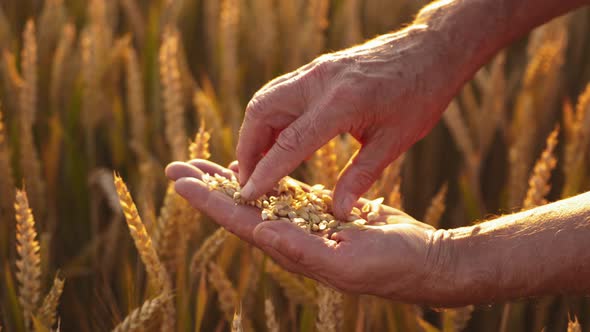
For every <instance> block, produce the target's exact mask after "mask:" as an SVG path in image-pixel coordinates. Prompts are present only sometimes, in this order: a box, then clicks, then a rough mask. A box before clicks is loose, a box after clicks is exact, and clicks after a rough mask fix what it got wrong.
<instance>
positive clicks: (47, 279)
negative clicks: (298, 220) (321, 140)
mask: <svg viewBox="0 0 590 332" xmlns="http://www.w3.org/2000/svg"><path fill="white" fill-rule="evenodd" d="M426 3H428V1H418V0H290V1H281V0H153V1H141V0H88V1H82V0H2V1H1V2H0V53H1V54H0V105H1V106H0V258H1V260H0V264H1V266H0V271H2V273H1V274H0V326H1V327H2V329H3V331H27V330H35V331H49V330H56V329H59V330H61V331H109V330H111V329H113V328H115V326H117V325H118V324H121V323H122V322H123V320H124V319H126V318H127V319H128V320H127V321H126V323H125V322H123V325H120V326H119V330H120V331H125V330H134V329H133V328H135V330H150V331H151V330H163V331H172V330H176V331H226V330H230V328H231V326H232V323H234V322H235V321H236V320H235V319H234V312H235V311H236V310H238V309H239V310H238V313H239V315H237V316H236V317H238V320H237V321H240V320H241V322H242V325H243V326H244V329H245V330H248V331H264V330H268V331H330V330H333V331H439V330H440V331H462V330H465V331H541V330H542V329H543V328H544V329H545V331H547V332H549V331H565V330H567V329H568V321H570V320H574V318H577V319H578V320H579V321H580V324H581V327H580V326H579V325H576V324H573V323H570V324H569V325H570V326H569V329H570V330H571V331H582V330H583V331H590V306H589V305H588V300H586V299H584V298H581V297H569V296H555V297H545V298H536V299H530V300H522V301H517V302H514V303H506V304H503V303H500V304H493V305H485V306H478V307H472V306H469V307H465V308H457V309H445V310H443V309H436V308H426V307H418V306H413V305H405V304H401V303H395V302H392V301H387V300H383V299H378V298H374V297H370V296H353V295H348V294H339V293H338V292H336V291H334V290H331V289H328V288H326V287H323V286H321V285H318V284H317V283H316V282H314V281H311V280H308V279H305V278H301V277H299V276H295V275H292V274H290V273H288V272H286V271H284V270H282V269H281V268H280V267H278V266H277V265H275V264H274V263H273V262H272V261H271V260H270V259H267V258H266V257H265V256H264V255H263V254H262V253H261V252H259V251H258V250H255V249H253V248H252V247H250V246H249V245H247V244H246V243H243V242H241V241H240V240H238V239H237V238H235V237H233V236H232V235H230V234H228V233H226V232H225V231H223V230H219V229H217V226H216V225H215V224H214V223H212V222H211V221H210V220H208V219H207V218H206V216H202V215H200V214H199V213H198V212H197V211H194V210H192V209H191V208H190V207H188V206H187V204H186V203H184V201H183V200H182V199H180V198H179V197H178V196H176V195H175V194H174V192H173V190H171V189H170V187H169V186H168V182H167V180H166V178H165V176H164V174H163V168H164V166H165V165H166V164H167V163H168V162H170V161H172V160H185V159H187V158H193V157H200V158H209V157H210V159H211V160H213V161H215V162H217V163H220V164H222V165H224V164H227V163H229V162H230V161H231V160H233V159H234V158H235V155H234V147H235V143H236V138H237V130H238V128H239V126H240V124H241V120H242V116H243V110H244V108H245V105H246V104H247V102H248V100H249V98H250V97H251V96H252V94H253V93H254V92H255V91H256V90H257V89H259V88H260V87H261V86H262V85H263V84H264V83H265V82H267V81H268V80H270V79H272V78H273V77H275V76H277V75H280V74H282V73H286V72H289V71H291V70H294V69H296V68H297V67H299V66H301V65H303V64H305V63H307V62H308V61H310V60H312V59H314V58H315V57H316V56H318V55H320V54H322V53H324V52H329V51H335V50H339V49H342V48H345V47H348V46H351V45H354V44H357V43H360V42H362V41H364V40H367V39H369V38H372V37H374V36H377V35H379V34H382V33H386V32H390V31H393V30H395V29H398V28H400V27H402V26H404V24H408V23H410V22H411V21H412V18H413V16H414V15H415V14H416V13H417V12H418V10H419V9H420V8H421V7H422V6H424V5H425V4H426ZM588 31H590V12H589V11H588V8H583V9H580V10H577V11H575V12H572V13H570V14H568V15H566V16H563V17H561V18H558V19H556V20H553V21H551V22H549V23H547V24H545V25H544V26H542V27H539V28H537V29H536V30H534V31H533V32H531V33H530V34H529V35H528V36H526V37H525V38H522V39H520V40H519V41H517V42H515V43H514V44H513V45H511V46H510V47H509V48H507V49H505V50H503V51H501V52H500V53H498V54H497V55H496V56H495V57H494V58H493V59H492V60H491V61H490V63H488V64H487V65H486V66H484V67H483V68H482V69H481V70H480V71H479V72H478V73H477V74H476V75H475V77H474V79H473V80H472V81H470V82H468V83H467V84H466V85H465V86H464V88H463V89H462V91H461V93H460V94H459V95H458V96H457V98H456V99H455V100H454V101H453V102H452V103H451V105H449V109H448V110H447V111H446V112H445V115H444V118H443V121H441V122H440V123H439V124H438V125H437V126H436V127H435V128H434V130H433V131H432V132H431V133H430V134H429V135H428V136H427V137H426V138H425V139H423V140H422V141H420V142H419V143H417V144H416V145H415V146H414V147H412V149H411V150H409V151H408V152H407V153H405V154H404V156H403V157H401V158H400V159H398V160H397V161H396V162H394V163H393V164H392V165H391V166H390V167H388V169H387V170H386V172H385V173H384V175H383V179H382V180H380V181H379V182H378V183H377V184H375V186H374V187H373V188H372V189H371V190H370V192H369V193H367V195H368V196H370V197H385V199H386V202H387V203H388V204H390V205H393V206H395V207H398V208H401V209H403V210H404V211H406V212H408V213H409V214H411V215H412V216H414V217H415V218H417V219H419V220H423V221H425V222H428V223H430V224H432V225H434V226H435V227H442V228H453V227H459V226H464V225H470V224H472V223H474V222H478V221H482V220H484V219H486V218H490V217H493V216H495V215H501V214H505V213H510V212H514V211H519V210H521V209H525V208H530V207H534V206H536V205H540V204H544V203H545V202H546V201H554V200H558V199H560V198H564V197H568V196H572V195H574V194H576V193H580V192H584V191H587V190H588V187H589V178H590V177H589V175H590V173H589V172H588V162H589V161H590V160H589V157H590V153H589V150H590V149H589V146H590V145H589V144H590V89H589V88H588V82H590V61H588V59H589V58H590V37H589V36H588ZM557 125H559V128H560V129H559V131H557V129H556V131H555V134H554V135H552V136H550V133H551V132H552V131H553V130H554V129H555V128H556V127H557ZM548 137H549V139H547V138H548ZM357 148H358V144H357V143H356V142H355V141H354V139H352V138H350V137H348V136H346V135H344V136H342V137H337V138H335V139H334V140H333V141H332V142H330V144H328V145H327V146H325V147H324V148H322V149H321V150H320V151H319V152H318V153H317V154H316V156H315V157H314V158H312V159H311V160H310V161H308V162H307V163H306V164H304V165H302V166H301V167H300V168H299V169H298V170H297V171H296V172H295V173H294V177H296V178H299V179H302V180H304V181H308V182H319V183H323V184H325V185H327V186H331V185H333V183H334V181H335V179H336V176H337V174H338V170H339V169H340V168H341V167H342V166H343V165H344V163H345V162H346V160H347V159H348V158H349V157H350V156H351V155H352V153H353V152H354V151H355V149H357ZM543 151H544V152H543ZM113 171H117V172H118V173H119V174H120V175H121V177H122V179H123V180H124V182H125V183H126V184H127V186H128V188H129V191H130V192H131V196H132V199H133V201H134V202H135V204H136V206H137V209H138V210H139V217H141V220H140V221H139V220H138V218H139V217H137V216H135V217H136V218H135V222H136V223H135V224H134V223H133V222H134V220H133V217H134V215H133V208H131V207H130V205H129V204H127V205H125V204H126V203H125V202H127V203H129V202H130V199H131V196H129V197H128V196H125V192H124V189H123V187H122V186H121V185H119V186H118V187H117V188H116V187H115V186H114V184H113ZM17 189H19V190H23V189H24V190H25V191H26V193H27V195H28V203H27V204H29V205H30V207H31V209H32V213H33V215H34V222H33V220H32V219H31V218H30V216H29V215H28V214H27V210H26V206H27V205H26V203H25V200H24V199H23V196H22V195H23V194H24V191H19V193H20V194H21V197H20V199H17V204H16V207H17V211H16V213H15V207H14V204H15V197H17V196H15V194H16V190H17ZM17 198H18V197H17ZM126 199H127V200H126ZM120 200H121V201H123V208H126V210H125V212H126V217H127V218H125V216H124V214H123V211H122V209H121V204H120ZM130 217H131V218H130ZM130 219H131V220H130ZM125 220H127V223H126V222H125ZM17 224H18V225H19V227H18V228H17V227H16V225H17ZM128 226H129V227H128ZM17 233H18V235H19V236H18V237H17ZM17 248H18V250H17ZM150 255H151V256H150ZM150 257H152V258H153V257H156V259H151V260H150V259H149V258H150ZM146 262H147V263H146ZM150 262H151V263H150ZM154 262H155V263H154ZM150 264H151V265H150ZM158 266H161V267H162V269H163V270H164V272H162V271H160V272H161V273H162V274H160V275H159V276H165V277H162V278H163V280H164V279H165V280H167V281H166V282H164V283H163V286H162V285H159V286H158V285H154V280H152V278H151V277H150V276H151V274H150V273H152V272H150V271H152V269H154V267H155V270H157V267H158ZM146 271H147V273H146ZM158 271H159V270H158ZM61 280H65V285H62V286H63V292H62V291H61V290H60V281H61ZM162 289H164V290H168V291H169V293H166V294H165V292H164V291H163V290H162ZM46 294H49V295H48V296H47V297H46ZM60 295H61V296H60ZM146 301H147V302H146ZM142 305H144V306H143V307H142V311H141V313H142V315H138V314H136V315H135V316H133V315H130V313H131V312H132V311H133V310H134V309H135V308H138V307H140V306H142ZM56 306H57V309H56ZM132 320H133V321H134V323H133V324H135V325H133V324H131V323H130V322H131V321H132ZM125 324H127V325H125ZM576 328H580V329H579V330H576Z"/></svg>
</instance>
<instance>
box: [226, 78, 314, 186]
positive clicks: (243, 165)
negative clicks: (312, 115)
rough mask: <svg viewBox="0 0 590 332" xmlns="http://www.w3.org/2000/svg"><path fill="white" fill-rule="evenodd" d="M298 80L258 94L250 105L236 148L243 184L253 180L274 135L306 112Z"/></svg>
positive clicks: (241, 182)
mask: <svg viewBox="0 0 590 332" xmlns="http://www.w3.org/2000/svg"><path fill="white" fill-rule="evenodd" d="M300 84H301V83H300V82H299V80H298V79H297V78H293V79H289V80H286V81H284V82H282V83H280V84H277V85H274V86H272V87H270V88H268V87H266V88H264V89H262V90H261V91H259V92H258V93H257V94H256V95H255V96H254V97H253V98H252V100H250V102H249V103H248V106H247V107H246V115H245V117H244V122H243V123H242V127H241V128H240V136H239V138H238V144H237V147H236V155H237V157H238V161H239V165H240V172H239V173H240V184H242V185H244V184H245V182H246V181H247V180H248V179H249V178H250V175H251V174H252V172H253V171H254V168H255V167H256V165H257V164H258V162H259V161H260V159H261V158H262V155H263V153H265V152H266V151H268V149H269V148H270V147H271V146H272V144H273V143H274V133H275V132H276V131H277V130H282V129H283V128H285V127H287V126H288V125H289V124H290V123H291V122H293V121H294V120H295V119H297V118H298V117H299V115H300V114H301V113H302V112H303V108H304V105H303V99H304V98H303V96H302V90H301V87H300Z"/></svg>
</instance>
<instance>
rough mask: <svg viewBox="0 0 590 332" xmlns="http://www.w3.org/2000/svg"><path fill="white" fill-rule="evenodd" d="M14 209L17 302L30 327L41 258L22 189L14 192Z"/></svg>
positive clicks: (38, 287)
mask: <svg viewBox="0 0 590 332" xmlns="http://www.w3.org/2000/svg"><path fill="white" fill-rule="evenodd" d="M14 209H15V211H16V241H17V247H16V250H17V252H18V259H17V261H16V267H17V269H18V271H17V273H16V279H17V280H18V283H19V296H18V300H19V303H20V304H21V306H22V309H23V313H24V317H25V322H26V325H27V326H28V327H30V324H31V317H32V315H33V313H35V310H36V309H37V305H38V302H39V296H40V295H39V290H40V288H41V281H40V276H41V257H40V255H39V241H38V240H37V232H36V231H35V219H34V217H33V213H32V211H31V209H30V207H29V200H28V198H27V193H26V191H25V190H24V189H23V190H17V191H16V200H15V203H14Z"/></svg>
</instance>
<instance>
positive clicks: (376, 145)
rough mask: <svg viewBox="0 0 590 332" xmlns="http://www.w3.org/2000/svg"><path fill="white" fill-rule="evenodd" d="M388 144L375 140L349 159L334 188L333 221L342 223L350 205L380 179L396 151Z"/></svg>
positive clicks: (394, 156) (350, 207)
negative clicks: (335, 219) (337, 219)
mask: <svg viewBox="0 0 590 332" xmlns="http://www.w3.org/2000/svg"><path fill="white" fill-rule="evenodd" d="M392 145H393V143H392V142H391V141H386V140H384V139H374V140H372V141H369V142H368V143H367V144H366V145H363V146H362V147H361V149H360V150H359V151H358V152H357V153H356V154H355V155H354V156H352V158H351V160H350V161H349V162H348V164H347V165H346V167H345V168H344V170H342V172H341V173H340V176H339V177H338V181H337V182H336V186H335V188H334V200H333V210H334V214H335V216H336V218H340V219H342V220H345V218H346V217H347V216H348V214H349V213H350V210H351V209H352V207H353V205H354V204H355V203H356V202H357V200H358V199H359V197H360V196H362V195H363V194H364V193H365V192H367V190H369V188H370V187H371V185H372V184H373V183H374V182H375V181H376V180H377V178H379V176H380V175H381V173H382V172H383V169H385V167H386V166H387V165H388V164H389V163H390V162H391V161H393V160H394V159H395V158H397V157H398V155H399V151H398V149H396V148H395V146H392Z"/></svg>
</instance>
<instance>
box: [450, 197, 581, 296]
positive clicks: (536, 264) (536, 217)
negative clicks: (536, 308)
mask: <svg viewBox="0 0 590 332" xmlns="http://www.w3.org/2000/svg"><path fill="white" fill-rule="evenodd" d="M448 233H449V235H448V241H447V244H448V245H450V248H451V249H448V250H450V251H451V252H453V256H454V257H455V258H456V260H457V262H456V264H457V265H456V269H454V273H455V277H454V278H455V281H454V282H455V285H454V287H453V288H452V289H453V294H452V295H451V296H452V298H453V301H452V302H455V303H457V304H460V303H485V302H498V301H502V300H508V299H516V298H522V297H530V296H540V295H548V294H558V293H575V294H589V293H590V283H588V280H590V250H588V241H589V240H590V192H588V193H585V194H581V195H578V196H575V197H572V198H568V199H565V200H561V201H558V202H555V203H551V204H548V205H544V206H541V207H538V208H535V209H531V210H528V211H524V212H520V213H516V214H512V215H506V216H503V217H500V218H498V219H495V220H491V221H488V222H485V223H482V224H479V225H475V226H471V227H464V228H458V229H454V230H450V231H448Z"/></svg>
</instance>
